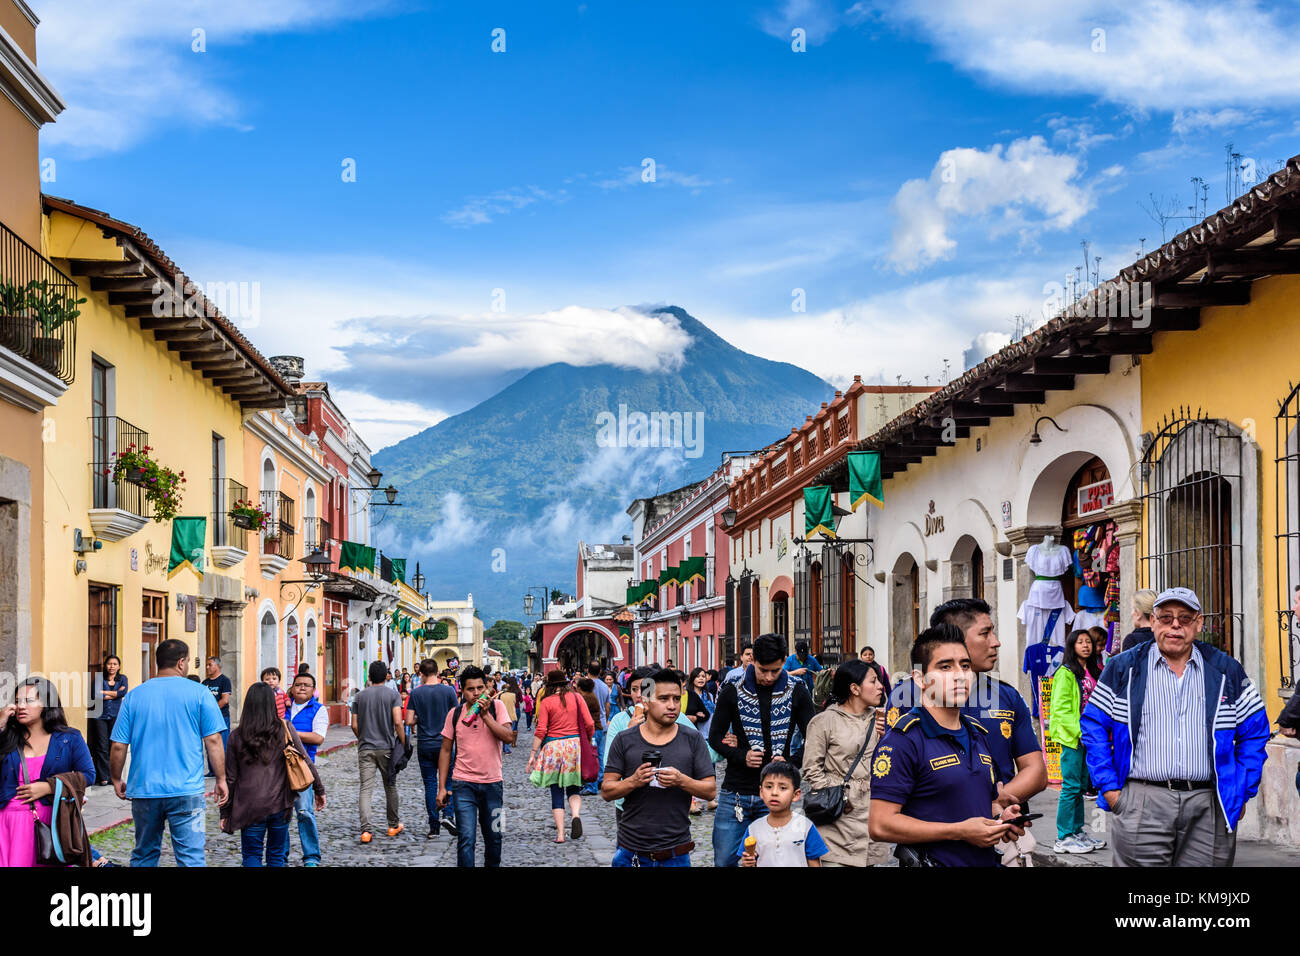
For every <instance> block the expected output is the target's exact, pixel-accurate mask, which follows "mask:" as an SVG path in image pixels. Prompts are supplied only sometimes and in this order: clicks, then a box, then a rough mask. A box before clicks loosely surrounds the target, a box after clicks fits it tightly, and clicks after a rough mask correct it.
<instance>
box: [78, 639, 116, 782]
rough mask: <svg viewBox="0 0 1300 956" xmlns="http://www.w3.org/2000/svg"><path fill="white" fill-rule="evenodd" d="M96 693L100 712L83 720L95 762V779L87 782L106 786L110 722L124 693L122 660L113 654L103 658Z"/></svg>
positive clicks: (111, 733)
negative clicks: (102, 669) (102, 670)
mask: <svg viewBox="0 0 1300 956" xmlns="http://www.w3.org/2000/svg"><path fill="white" fill-rule="evenodd" d="M99 696H100V700H101V703H100V705H99V713H98V714H97V715H95V716H93V717H92V718H91V719H90V720H88V721H87V722H86V730H87V732H88V736H89V737H90V756H91V757H92V758H93V759H94V761H95V779H94V780H93V781H90V782H91V783H93V784H94V785H95V786H96V787H107V786H108V785H109V784H110V783H111V782H112V781H111V780H109V775H108V750H109V740H110V738H111V737H112V736H113V725H114V724H116V723H117V713H118V711H120V710H121V709H122V698H123V697H125V696H126V677H124V676H123V675H122V662H121V660H119V659H118V656H117V655H116V654H109V655H108V657H106V658H104V672H103V673H102V674H100V675H99Z"/></svg>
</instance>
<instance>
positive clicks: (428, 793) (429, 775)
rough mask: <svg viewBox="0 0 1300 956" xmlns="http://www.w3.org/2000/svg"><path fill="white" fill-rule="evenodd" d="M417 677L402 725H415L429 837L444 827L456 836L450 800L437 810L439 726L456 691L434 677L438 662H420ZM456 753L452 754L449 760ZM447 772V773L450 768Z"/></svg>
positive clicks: (440, 736) (444, 718) (454, 756)
mask: <svg viewBox="0 0 1300 956" xmlns="http://www.w3.org/2000/svg"><path fill="white" fill-rule="evenodd" d="M420 677H421V679H422V680H423V681H424V683H422V684H421V685H420V686H419V687H417V688H415V689H414V690H413V691H411V695H410V697H408V698H407V701H406V726H408V727H414V728H416V733H417V734H418V736H417V738H416V751H415V755H416V757H417V758H418V759H419V761H420V776H421V777H423V778H424V808H425V809H426V810H427V811H428V813H429V836H430V837H436V836H437V835H438V834H439V833H440V832H441V830H442V827H443V826H445V827H446V828H447V832H449V833H450V834H451V835H452V836H456V835H457V831H456V817H455V813H454V812H453V810H452V807H451V804H450V802H449V803H448V804H447V806H445V807H443V808H442V811H441V812H439V810H438V756H439V755H440V754H441V752H442V728H443V725H444V724H445V723H446V721H447V713H448V711H452V710H455V709H456V705H457V704H458V703H460V701H459V700H457V698H456V692H455V691H454V690H452V688H450V687H449V686H447V685H446V684H444V683H442V681H440V680H439V679H438V662H437V661H434V660H430V659H427V658H426V659H425V660H422V661H420ZM455 759H456V755H455V754H452V760H455ZM447 773H448V774H449V775H450V773H451V770H450V769H449V770H448V771H447Z"/></svg>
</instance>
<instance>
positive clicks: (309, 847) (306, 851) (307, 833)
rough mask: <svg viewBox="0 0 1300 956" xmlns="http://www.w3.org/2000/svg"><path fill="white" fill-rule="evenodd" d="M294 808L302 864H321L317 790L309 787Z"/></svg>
mask: <svg viewBox="0 0 1300 956" xmlns="http://www.w3.org/2000/svg"><path fill="white" fill-rule="evenodd" d="M293 808H294V810H296V811H297V813H298V842H299V843H301V844H302V862H303V863H304V864H309V863H317V864H319V863H320V833H319V832H317V830H316V789H315V788H314V787H308V788H307V789H306V790H304V791H303V792H302V793H300V794H298V799H296V800H295V801H294V804H293ZM245 865H247V864H245Z"/></svg>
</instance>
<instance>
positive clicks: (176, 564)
mask: <svg viewBox="0 0 1300 956" xmlns="http://www.w3.org/2000/svg"><path fill="white" fill-rule="evenodd" d="M207 535H208V519H207V518H172V553H171V557H170V558H169V559H168V561H167V576H168V577H171V576H172V575H173V574H175V573H176V572H177V571H179V570H180V569H181V568H183V567H186V566H188V567H189V569H190V570H191V571H193V572H194V573H195V574H197V575H198V576H199V577H200V578H201V577H203V542H204V540H205V539H206V538H207Z"/></svg>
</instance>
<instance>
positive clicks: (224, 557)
mask: <svg viewBox="0 0 1300 956" xmlns="http://www.w3.org/2000/svg"><path fill="white" fill-rule="evenodd" d="M217 480H218V482H219V481H220V479H217ZM220 488H221V485H220V484H218V486H217V489H214V494H213V500H212V563H213V564H214V565H216V566H217V567H218V568H233V567H234V566H235V565H236V564H238V563H239V562H240V561H243V560H244V558H246V557H248V531H247V530H246V529H244V528H241V527H239V526H238V525H237V524H235V520H234V519H233V518H231V517H230V514H229V512H230V509H231V508H233V507H234V506H235V502H236V501H247V500H248V489H247V488H245V487H244V486H243V485H241V484H240V483H239V482H237V481H234V480H229V481H227V482H226V483H225V489H224V490H225V493H226V494H225V498H224V499H222V498H221V497H220V495H219V491H218V489H220Z"/></svg>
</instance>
